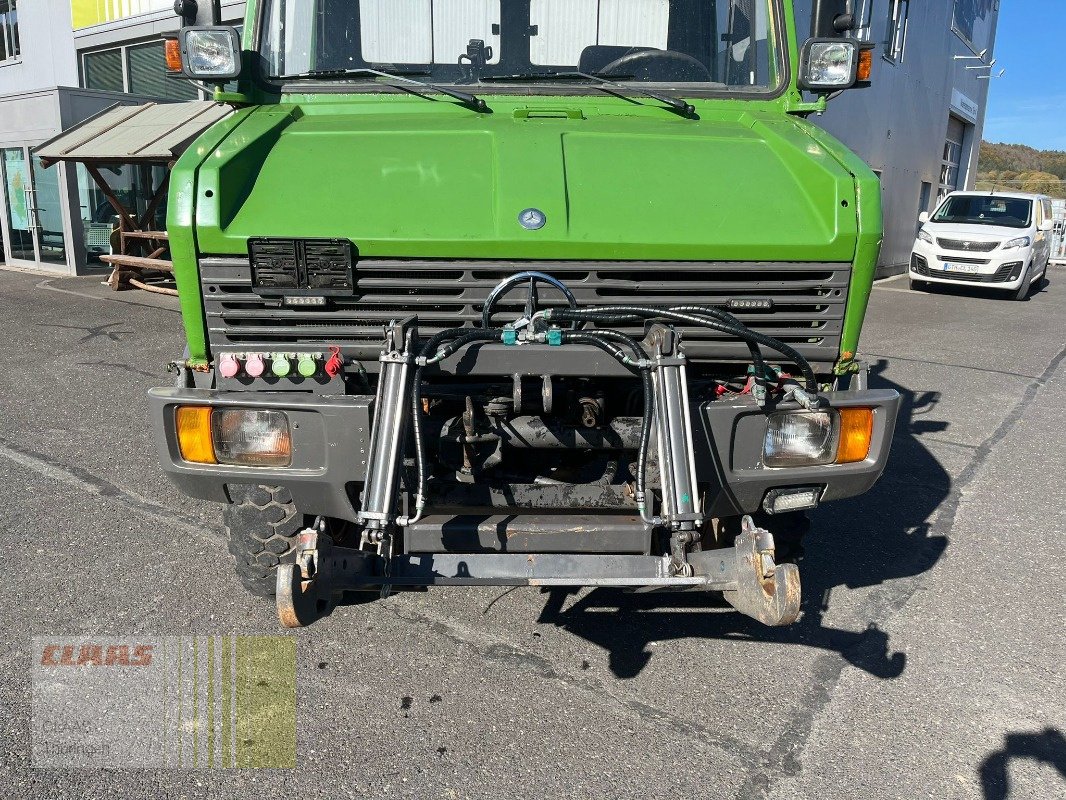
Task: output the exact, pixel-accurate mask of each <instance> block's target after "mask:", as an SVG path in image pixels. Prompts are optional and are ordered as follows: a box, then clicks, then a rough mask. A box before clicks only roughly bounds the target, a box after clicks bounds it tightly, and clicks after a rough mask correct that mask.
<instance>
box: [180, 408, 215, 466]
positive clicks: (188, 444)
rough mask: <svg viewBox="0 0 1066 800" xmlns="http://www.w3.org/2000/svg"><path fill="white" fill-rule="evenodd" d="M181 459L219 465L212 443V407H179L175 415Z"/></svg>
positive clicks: (194, 462)
mask: <svg viewBox="0 0 1066 800" xmlns="http://www.w3.org/2000/svg"><path fill="white" fill-rule="evenodd" d="M174 428H175V431H176V432H177V434H178V450H179V451H181V457H182V458H183V459H185V460H186V461H190V462H192V463H193V464H217V463H218V459H217V458H216V457H215V447H214V444H213V443H212V441H211V407H210V406H178V409H177V411H176V412H175V414H174Z"/></svg>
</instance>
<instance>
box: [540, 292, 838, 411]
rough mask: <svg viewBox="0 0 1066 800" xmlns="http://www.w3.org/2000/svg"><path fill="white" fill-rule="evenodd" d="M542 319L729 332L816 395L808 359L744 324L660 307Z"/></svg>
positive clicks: (567, 312) (551, 313) (553, 312)
mask: <svg viewBox="0 0 1066 800" xmlns="http://www.w3.org/2000/svg"><path fill="white" fill-rule="evenodd" d="M695 308H700V309H701V310H702V311H703V312H705V311H706V308H705V307H702V306H696V307H695ZM543 318H544V319H546V320H565V321H570V320H585V321H589V322H600V323H616V324H617V323H623V322H629V321H632V320H633V319H642V318H645V319H654V318H661V319H668V320H672V321H675V322H687V323H690V324H694V325H699V326H703V327H706V328H711V329H712V330H717V331H720V332H722V333H728V334H730V335H732V336H735V337H736V338H738V339H741V340H742V341H746V342H754V343H757V344H761V345H764V346H765V347H768V348H769V349H771V350H774V351H776V352H778V353H780V354H781V355H783V356H784V357H785V358H786V359H788V360H789V361H792V362H793V363H795V364H796V366H798V367H799V368H800V371H801V372H802V373H803V377H804V380H805V381H806V388H807V391H808V392H810V393H812V394H817V392H818V379H817V378H816V377H815V374H814V370H813V369H811V365H810V363H809V362H808V361H807V359H805V358H804V357H803V356H802V355H800V354H799V353H798V352H797V351H796V350H795V349H794V348H792V347H790V346H789V345H787V344H785V343H784V342H781V341H778V340H777V339H774V338H772V337H770V336H766V335H765V334H762V333H759V332H758V331H753V330H752V329H751V328H748V327H746V326H744V325H743V324H741V326H740V327H733V326H731V325H727V324H725V323H724V322H719V321H717V320H711V319H708V318H706V317H702V316H693V315H692V314H684V313H681V312H677V311H669V310H666V309H661V308H647V307H643V306H601V307H597V308H586V309H577V310H572V309H567V308H559V309H550V310H548V311H545V312H544V317H543Z"/></svg>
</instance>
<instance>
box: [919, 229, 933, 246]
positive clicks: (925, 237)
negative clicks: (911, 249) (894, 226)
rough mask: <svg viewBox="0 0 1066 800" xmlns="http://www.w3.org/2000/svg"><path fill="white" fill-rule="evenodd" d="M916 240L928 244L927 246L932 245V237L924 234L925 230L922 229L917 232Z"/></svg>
mask: <svg viewBox="0 0 1066 800" xmlns="http://www.w3.org/2000/svg"><path fill="white" fill-rule="evenodd" d="M918 238H919V239H921V240H922V241H923V242H929V244H932V243H933V237H932V236H930V235H929V234H928V233H926V232H925V228H922V229H921V230H920V231H918Z"/></svg>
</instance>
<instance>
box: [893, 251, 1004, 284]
mask: <svg viewBox="0 0 1066 800" xmlns="http://www.w3.org/2000/svg"><path fill="white" fill-rule="evenodd" d="M949 260H950V259H949ZM955 260H956V261H958V260H959V259H955ZM984 263H987V262H984ZM1021 266H1022V264H1021V262H1020V261H1012V262H1010V263H1009V264H1004V265H1003V266H1001V267H1000V268H999V269H997V270H996V271H995V272H994V273H992V274H991V275H980V274H973V273H970V272H951V271H945V270H939V269H938V270H936V271H935V272H934V271H933V270H931V269H929V264H928V263H926V260H925V259H924V258H922V257H921V256H920V255H918V254H917V253H914V254H912V255H911V272H912V273H914V274H915V275H921V276H922V277H925V278H945V279H947V278H950V279H951V280H953V281H969V282H970V283H1005V282H1007V281H1009V280H1012V279H1013V278H1017V277H1018V275H1017V274H1015V273H1020V272H1021Z"/></svg>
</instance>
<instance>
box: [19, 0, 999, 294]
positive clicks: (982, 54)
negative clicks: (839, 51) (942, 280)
mask: <svg viewBox="0 0 1066 800" xmlns="http://www.w3.org/2000/svg"><path fill="white" fill-rule="evenodd" d="M738 1H742V0H738ZM849 3H850V7H851V10H852V11H853V13H854V14H855V19H856V22H857V25H858V29H857V31H856V34H857V36H858V37H859V38H861V39H863V40H865V41H869V42H872V43H874V44H875V45H876V50H875V58H874V69H873V76H872V85H871V86H870V87H869V88H866V89H862V90H856V91H848V92H844V93H843V94H842V95H841V96H839V97H837V98H835V99H833V100H832V101H831V102H830V104H829V108H828V110H827V111H826V113H825V114H823V115H822V116H820V117H815V118H812V119H813V121H814V122H815V123H816V124H818V125H821V126H822V127H824V128H826V129H827V130H828V131H829V132H830V133H832V134H834V135H835V136H837V137H838V138H840V139H841V140H842V141H843V142H844V143H845V144H847V145H848V146H849V147H851V148H852V149H853V150H854V151H855V152H856V153H858V154H859V155H860V156H861V157H862V158H863V159H864V160H865V161H866V162H867V163H868V164H869V165H870V166H871V167H872V168H873V169H874V171H875V172H877V173H878V175H879V176H880V177H881V184H882V192H883V204H884V211H885V240H884V244H883V246H882V251H881V260H880V265H879V272H880V274H882V275H888V274H892V273H895V272H900V271H903V269H904V268H905V265H906V263H907V261H908V258H909V255H910V248H911V244H912V243H913V240H914V235H915V231H916V227H917V218H918V214H919V213H920V212H921V211H927V210H932V208H933V207H934V205H935V204H936V201H937V199H938V198H939V197H941V196H942V195H944V194H946V193H947V192H948V191H951V190H952V189H961V188H969V187H972V186H973V182H974V178H975V176H976V170H977V156H978V150H979V144H980V141H981V131H982V127H983V122H984V114H985V104H986V98H987V96H988V85H989V83H990V81H991V80H992V72H993V69H992V66H991V61H992V58H993V51H994V44H995V34H996V23H997V19H998V15H999V0H935V2H928V0H849ZM811 5H812V0H795V9H796V21H797V25H798V27H799V30H800V33H801V35H802V34H803V33H805V32H806V31H807V30H808V29H809V27H810V19H811ZM201 6H203V7H204V8H206V7H207V6H208V3H207V2H206V0H204V2H202V3H201ZM220 8H221V18H222V20H223V22H224V23H225V24H230V25H238V26H239V25H240V24H241V22H242V20H243V17H244V3H243V2H225V1H223V2H221V5H220ZM178 24H179V22H178V20H177V18H176V17H175V15H174V7H173V3H172V0H121V2H119V1H118V0H0V173H2V174H0V239H2V246H0V260H5V259H6V260H8V261H11V262H14V263H23V264H34V265H36V266H42V267H47V268H54V269H57V270H61V271H64V272H68V273H76V272H80V271H82V270H84V269H85V267H86V264H87V263H88V262H89V261H90V260H91V256H92V253H91V252H90V249H89V248H88V247H87V245H86V243H85V241H84V240H85V231H86V230H88V229H89V228H90V227H92V226H91V225H90V223H93V222H97V223H98V222H99V220H97V219H96V217H97V216H101V215H103V216H106V215H107V213H108V210H107V207H106V204H105V203H103V201H102V198H101V197H100V196H99V195H98V193H97V192H96V191H95V189H94V186H93V184H92V182H91V181H90V180H89V179H88V177H87V176H86V175H85V174H84V172H83V171H82V170H80V169H75V168H72V167H67V166H61V165H57V166H56V167H53V168H52V169H51V170H41V169H40V168H39V165H37V164H35V163H34V160H33V158H32V154H31V153H30V148H32V147H33V146H35V145H37V144H39V143H41V142H43V141H45V140H47V139H49V138H51V137H53V136H55V135H57V134H58V133H60V132H61V131H62V130H64V129H65V128H66V127H69V126H70V125H73V124H76V123H77V122H78V121H80V120H81V119H84V118H85V117H87V116H90V115H92V114H94V113H97V112H99V111H101V110H103V109H104V108H106V107H107V106H109V105H111V104H113V103H116V102H120V103H133V102H143V100H145V99H154V100H162V101H179V100H188V99H197V98H198V97H200V92H199V90H198V89H196V88H195V87H194V86H192V85H191V84H190V83H188V82H186V81H182V80H173V79H169V78H167V76H166V74H165V70H164V67H163V61H164V60H163V43H162V40H161V38H160V35H161V34H162V33H164V32H169V31H173V30H174V29H175V28H177V27H178ZM113 177H114V179H115V181H116V185H117V186H119V188H120V189H121V190H122V191H124V192H126V193H127V194H128V195H129V196H130V197H133V198H134V203H133V204H134V205H136V202H135V200H136V197H137V196H139V195H142V194H146V193H150V188H151V187H150V186H148V185H146V182H147V183H150V180H151V179H150V178H147V179H146V178H145V177H144V176H138V175H137V174H135V173H134V172H133V171H132V170H131V171H130V174H128V175H122V174H116V175H115V176H113ZM97 227H98V226H97Z"/></svg>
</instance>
